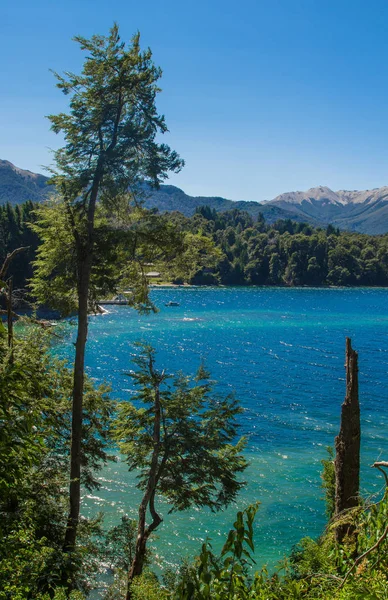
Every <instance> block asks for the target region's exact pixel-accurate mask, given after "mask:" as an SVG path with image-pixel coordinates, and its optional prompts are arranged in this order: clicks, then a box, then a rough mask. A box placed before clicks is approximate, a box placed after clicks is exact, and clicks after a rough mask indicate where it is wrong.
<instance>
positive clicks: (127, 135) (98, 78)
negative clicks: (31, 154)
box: [34, 25, 183, 552]
mask: <svg viewBox="0 0 388 600" xmlns="http://www.w3.org/2000/svg"><path fill="white" fill-rule="evenodd" d="M74 39H75V41H76V42H78V44H79V45H80V47H81V50H83V51H84V52H86V55H87V56H86V59H85V61H84V64H83V68H82V72H81V73H80V74H79V75H78V74H75V73H68V72H67V73H65V74H64V75H63V76H62V75H59V74H57V73H55V76H56V78H57V87H58V88H59V89H60V90H61V91H62V92H63V93H64V94H65V95H68V96H69V97H70V101H69V112H68V113H60V114H58V115H50V116H49V117H48V118H49V119H50V121H51V124H52V129H53V131H54V132H55V133H61V134H62V136H63V137H64V140H65V144H64V146H63V147H61V148H60V149H58V150H57V151H56V152H55V153H54V159H55V160H54V162H55V166H54V168H53V169H52V175H53V176H52V180H51V182H52V183H53V184H54V185H55V186H56V190H57V191H58V194H59V198H60V203H61V206H62V208H63V210H62V213H61V214H62V218H63V219H64V220H65V229H66V231H67V235H68V241H69V244H70V245H71V248H72V249H71V251H69V249H68V248H65V249H64V250H65V251H67V252H68V255H69V254H71V256H72V259H73V264H72V265H71V266H72V268H73V272H72V276H73V277H74V279H75V282H76V304H77V313H78V329H77V339H76V344H75V360H74V382H73V418H72V444H71V466H70V491H69V498H70V510H69V518H68V524H67V530H66V536H65V542H64V549H65V550H66V551H69V552H71V551H72V550H74V547H75V543H76V536H77V526H78V521H79V514H80V482H81V438H82V411H83V408H82V406H83V392H84V370H85V369H84V364H85V347H86V340H87V330H88V311H89V309H90V308H91V304H92V303H93V298H92V297H91V294H90V291H91V287H90V281H91V273H92V270H93V267H95V266H96V244H97V241H98V240H97V233H96V227H95V224H96V211H97V210H98V202H99V203H100V204H104V203H105V204H106V205H109V208H110V210H111V211H112V210H114V207H115V201H116V198H117V197H120V198H123V197H124V198H125V197H126V193H127V191H128V189H129V188H131V189H135V188H136V187H137V186H138V185H139V183H141V182H144V181H148V182H150V183H151V184H154V185H156V186H157V185H158V184H159V182H160V181H161V180H163V179H164V178H165V177H167V173H168V172H169V171H178V170H179V169H180V168H181V167H182V165H183V161H182V160H181V159H180V158H179V156H178V155H177V154H176V152H174V151H172V150H171V149H170V148H169V147H168V146H167V145H165V144H161V143H158V142H157V141H156V136H157V135H158V134H160V133H165V132H166V131H167V127H166V124H165V120H164V117H163V116H161V115H159V114H158V112H157V110H156V106H155V99H156V95H157V93H158V92H159V91H160V89H159V87H158V85H157V82H158V80H159V78H160V76H161V70H160V69H159V68H157V67H156V66H155V65H154V63H153V61H152V54H151V51H150V50H149V49H148V50H146V51H144V52H142V51H141V50H140V35H139V34H138V33H137V34H136V35H135V36H134V37H133V38H132V40H131V43H130V44H128V45H126V44H125V43H124V42H122V41H121V40H120V36H119V29H118V26H117V25H114V26H113V27H112V29H111V30H110V33H109V35H108V36H106V37H105V36H101V35H94V36H92V37H91V38H90V39H86V38H84V37H80V36H77V37H75V38H74ZM40 225H41V227H43V228H44V227H45V223H43V224H42V222H41V223H40ZM46 225H48V224H47V223H46ZM46 241H47V240H46ZM45 251H46V258H47V261H46V263H45V260H46V258H45V255H44V254H43V253H41V255H40V259H39V264H38V266H37V274H36V281H35V286H34V291H35V293H36V295H37V296H38V299H39V300H45V297H44V296H45V291H44V290H43V286H42V285H41V283H42V281H40V283H39V278H41V280H43V281H46V282H47V280H48V279H49V278H50V275H51V277H52V278H54V279H55V277H56V276H58V278H59V279H60V278H61V277H62V275H61V274H59V275H58V268H57V265H55V264H54V262H53V261H52V260H51V259H52V256H51V255H52V252H51V254H50V249H49V248H48V247H47V246H46V248H45ZM49 285H50V284H49ZM46 287H47V285H46ZM47 295H49V290H48V291H47Z"/></svg>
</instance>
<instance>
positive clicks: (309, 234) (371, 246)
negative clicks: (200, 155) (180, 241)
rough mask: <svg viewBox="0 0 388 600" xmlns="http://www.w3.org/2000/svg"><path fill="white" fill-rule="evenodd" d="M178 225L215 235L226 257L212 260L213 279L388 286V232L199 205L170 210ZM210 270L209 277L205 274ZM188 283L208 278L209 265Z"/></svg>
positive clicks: (235, 282)
mask: <svg viewBox="0 0 388 600" xmlns="http://www.w3.org/2000/svg"><path fill="white" fill-rule="evenodd" d="M171 219H172V220H174V221H175V222H176V223H177V225H179V226H180V227H182V228H183V229H184V230H186V231H190V232H191V233H192V234H195V235H198V234H199V235H202V236H205V237H207V238H208V239H209V240H212V241H213V243H214V245H215V248H216V250H220V251H221V256H219V258H218V259H217V257H216V256H215V255H214V252H213V255H214V257H215V262H213V263H212V264H211V265H210V271H211V275H212V279H211V281H210V283H212V284H216V283H217V281H218V282H219V283H221V284H224V285H242V284H244V285H289V286H299V285H310V286H321V285H352V286H356V285H370V286H374V285H376V286H379V285H381V286H387V285H388V264H387V260H386V258H385V257H386V255H387V249H388V236H387V235H382V236H370V235H364V234H359V233H350V232H346V231H344V232H339V231H338V230H335V229H334V228H333V227H330V226H329V227H328V228H327V230H324V229H321V228H319V227H316V228H314V227H312V226H310V225H307V224H305V223H295V222H292V221H290V220H280V221H277V222H275V223H274V224H272V225H266V224H265V222H264V220H263V218H262V216H261V215H259V217H258V219H257V220H254V219H253V217H252V216H250V215H249V214H248V213H245V212H241V211H238V210H230V211H226V212H223V213H217V212H216V211H214V210H211V209H210V208H209V207H201V208H199V209H197V211H196V214H195V215H194V216H193V217H190V218H186V217H183V216H182V215H179V214H177V213H174V214H172V215H171ZM204 275H206V277H205V276H204ZM184 280H185V281H188V282H189V283H203V284H206V283H209V269H207V270H206V272H205V273H201V272H200V271H199V272H197V273H196V274H195V276H193V273H192V272H190V271H188V270H187V272H186V274H185V276H184Z"/></svg>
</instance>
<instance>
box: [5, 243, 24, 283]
mask: <svg viewBox="0 0 388 600" xmlns="http://www.w3.org/2000/svg"><path fill="white" fill-rule="evenodd" d="M29 247H30V246H21V247H20V248H16V250H13V251H12V252H10V253H9V254H7V256H6V259H5V261H4V262H3V266H2V267H1V269H0V279H3V278H4V276H5V274H6V273H7V271H8V267H9V265H10V263H11V262H12V261H13V259H14V258H15V256H17V254H20V252H24V250H28V249H29Z"/></svg>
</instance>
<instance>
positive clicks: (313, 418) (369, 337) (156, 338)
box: [58, 288, 388, 567]
mask: <svg viewBox="0 0 388 600" xmlns="http://www.w3.org/2000/svg"><path fill="white" fill-rule="evenodd" d="M152 298H153V300H154V301H155V303H156V304H157V306H158V307H159V308H160V312H159V313H157V314H155V315H147V316H140V315H138V314H137V313H136V312H135V311H134V310H132V309H130V308H129V307H125V306H112V307H108V308H109V314H107V315H104V316H96V317H91V318H90V330H89V339H88V347H87V368H88V372H89V374H90V375H91V376H92V377H93V378H95V379H96V380H97V381H104V380H105V381H107V382H109V383H110V384H111V386H112V390H113V394H114V396H116V397H119V398H122V399H128V398H129V397H130V393H131V385H132V383H131V380H130V379H129V378H128V377H126V375H125V373H126V372H128V371H129V370H130V368H131V362H130V361H131V354H132V353H133V352H134V346H133V343H134V342H135V341H137V340H142V341H144V342H147V343H149V344H152V345H154V346H155V348H156V349H157V361H158V366H159V367H160V368H165V369H166V370H168V371H170V372H176V371H177V370H182V371H183V372H185V373H194V372H195V370H196V369H197V367H198V365H199V363H200V361H201V360H202V359H204V361H205V364H206V366H207V368H208V369H209V370H210V371H211V374H212V377H213V378H214V379H216V380H217V381H218V390H219V391H220V392H224V393H229V392H230V391H232V390H234V392H235V394H236V396H237V398H238V399H239V400H240V402H241V405H242V406H243V408H244V413H243V414H242V415H241V417H240V421H241V433H242V434H244V435H246V436H247V437H248V445H247V451H246V454H247V457H248V458H249V460H250V466H249V469H248V471H247V472H246V479H247V486H246V488H245V489H244V491H243V492H242V493H241V495H240V496H239V499H238V501H237V503H236V505H234V506H232V507H231V508H230V509H228V510H227V511H225V512H222V513H218V514H216V515H214V514H211V513H209V512H207V511H204V510H201V511H199V510H192V511H189V512H185V513H180V514H175V515H168V514H167V512H168V506H166V504H165V503H164V502H163V501H161V502H160V504H159V506H160V507H161V511H160V512H161V513H162V514H163V515H164V517H165V522H164V523H163V524H162V525H161V526H160V528H159V530H158V539H157V540H155V541H154V542H153V547H154V551H155V555H156V557H157V559H158V560H159V563H160V564H161V565H166V564H177V563H178V562H179V560H180V558H181V557H184V556H193V555H195V554H196V553H197V552H198V550H199V548H200V545H201V542H202V541H203V540H204V539H205V538H207V537H210V538H212V540H213V542H212V543H213V546H215V547H216V548H219V547H220V546H221V543H222V540H223V539H224V534H225V533H227V531H228V529H229V527H230V525H231V523H232V522H233V516H234V514H235V512H236V510H237V509H240V508H243V507H245V506H246V505H247V504H249V503H251V502H253V501H256V500H259V501H260V502H261V506H260V509H259V512H258V513H257V516H256V526H255V528H256V529H255V539H256V561H257V563H258V566H261V565H262V564H264V563H266V564H268V565H269V566H270V567H273V566H274V564H275V563H276V561H277V560H279V559H280V558H281V557H282V556H283V555H284V554H285V553H288V552H289V551H290V549H291V548H292V546H293V544H295V543H296V542H297V541H298V540H299V539H300V538H301V537H303V536H306V535H309V536H317V535H319V534H320V533H321V531H322V529H323V527H324V524H325V516H324V508H325V507H324V503H323V501H322V490H321V488H320V472H321V464H320V461H321V460H322V459H323V458H326V451H325V447H326V446H328V445H333V441H334V437H335V435H336V434H337V432H338V427H339V416H340V408H341V403H342V402H343V399H344V393H345V379H344V375H345V371H344V353H345V337H346V336H350V337H351V338H352V344H353V347H354V348H355V349H356V350H357V351H358V352H359V368H360V373H359V383H360V402H361V413H362V457H361V460H362V482H361V485H362V491H363V493H365V495H367V494H370V493H376V492H377V491H378V490H380V489H381V488H382V485H383V482H382V481H381V479H380V478H379V477H378V475H377V473H376V472H375V470H374V469H371V468H370V465H371V463H372V462H373V461H375V460H377V459H379V458H381V459H385V460H387V459H388V440H387V425H388V290H384V289H366V288H362V289H313V288H310V289H307V288H304V289H285V288H200V289H199V288H186V289H183V288H171V289H166V288H164V289H155V290H154V291H153V292H152ZM170 300H172V301H176V302H179V307H165V303H166V302H168V301H170ZM74 335H75V328H71V327H69V329H68V333H67V338H66V340H65V344H64V345H62V346H61V347H60V348H59V350H58V351H59V353H60V354H61V355H62V356H69V357H71V355H72V352H73V346H72V342H73V341H74ZM100 480H101V484H102V487H101V489H100V490H99V491H98V492H96V494H94V495H86V496H85V497H84V504H83V511H84V513H88V514H93V513H95V512H96V511H100V510H102V511H104V512H105V514H106V518H107V522H108V523H111V524H112V523H117V522H118V521H119V519H120V516H121V515H122V514H124V513H127V514H130V515H131V516H133V517H136V514H137V504H138V500H139V497H140V495H139V492H138V491H137V490H136V488H135V483H136V480H135V478H134V476H133V475H132V474H129V473H128V471H127V467H126V465H125V463H123V462H117V463H113V464H111V465H110V466H108V467H106V468H105V469H104V471H103V473H102V474H101V477H100Z"/></svg>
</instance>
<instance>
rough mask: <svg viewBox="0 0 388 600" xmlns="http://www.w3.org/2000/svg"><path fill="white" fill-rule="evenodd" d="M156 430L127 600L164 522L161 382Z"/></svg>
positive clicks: (156, 395)
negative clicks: (160, 502)
mask: <svg viewBox="0 0 388 600" xmlns="http://www.w3.org/2000/svg"><path fill="white" fill-rule="evenodd" d="M152 370H153V365H152V360H151V361H150V371H151V372H152ZM154 410H155V418H154V430H153V453H152V459H151V467H150V472H149V475H148V482H147V487H146V490H145V493H144V496H143V499H142V501H141V504H140V507H139V524H138V530H137V531H138V535H137V540H136V548H135V555H134V558H133V561H132V564H131V567H130V569H129V573H128V587H127V595H126V600H131V597H132V594H131V583H132V581H133V579H134V577H137V576H139V575H141V574H142V572H143V567H144V561H145V553H146V546H147V541H148V538H149V536H150V535H151V533H152V532H153V531H154V530H155V529H156V528H157V527H158V526H159V525H160V523H161V522H162V519H161V517H160V516H159V515H158V513H157V512H156V510H155V492H156V486H157V483H158V471H159V472H160V470H159V469H158V460H159V454H160V426H161V406H160V391H159V383H157V384H155V396H154ZM148 507H149V509H150V513H151V516H152V523H151V524H150V525H149V526H148V527H147V526H146V516H147V508H148Z"/></svg>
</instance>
